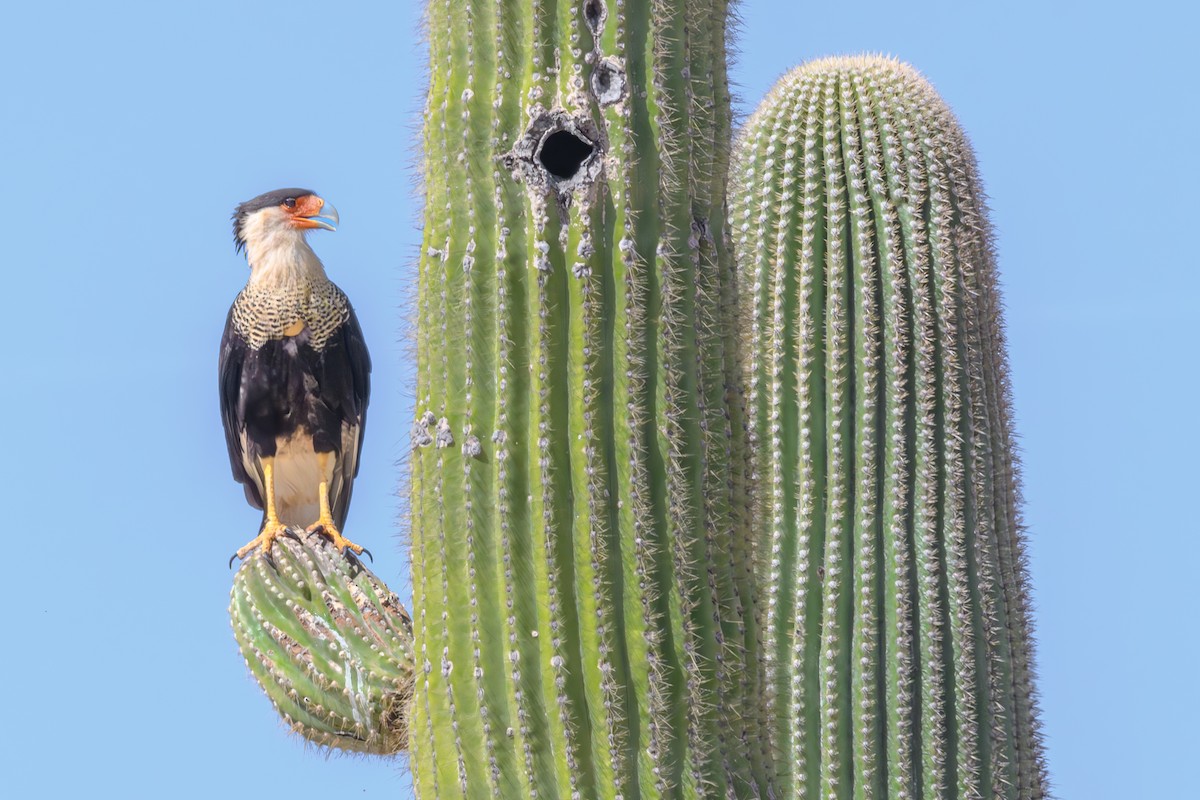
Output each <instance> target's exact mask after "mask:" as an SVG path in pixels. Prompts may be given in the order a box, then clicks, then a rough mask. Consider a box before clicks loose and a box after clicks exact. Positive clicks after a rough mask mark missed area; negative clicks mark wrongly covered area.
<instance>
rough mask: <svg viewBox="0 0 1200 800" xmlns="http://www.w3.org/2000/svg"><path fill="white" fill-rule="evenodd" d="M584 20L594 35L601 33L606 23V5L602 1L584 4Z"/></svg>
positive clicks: (594, 0) (590, 0) (593, 0)
mask: <svg viewBox="0 0 1200 800" xmlns="http://www.w3.org/2000/svg"><path fill="white" fill-rule="evenodd" d="M583 18H584V20H586V21H587V25H588V28H589V29H590V30H591V32H592V33H594V34H595V33H599V32H600V26H601V25H602V24H603V23H604V3H603V1H602V0H587V2H586V3H584V4H583Z"/></svg>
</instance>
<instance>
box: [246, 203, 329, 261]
mask: <svg viewBox="0 0 1200 800" xmlns="http://www.w3.org/2000/svg"><path fill="white" fill-rule="evenodd" d="M308 194H316V192H314V191H312V190H311V189H276V190H275V191H273V192H264V193H263V194H260V195H259V196H258V197H254V198H251V199H250V200H247V201H246V202H244V203H242V204H241V205H239V206H238V207H237V208H235V209H234V210H233V246H234V247H235V248H236V249H237V251H238V252H239V253H240V252H242V251H243V250H245V249H246V238H245V237H244V236H242V225H243V224H244V223H245V222H246V217H248V216H250V215H251V214H253V213H254V212H255V211H261V210H262V209H264V208H270V207H271V206H277V205H279V204H280V203H282V202H283V201H284V200H287V199H288V198H292V199H297V198H300V197H304V196H305V195H308Z"/></svg>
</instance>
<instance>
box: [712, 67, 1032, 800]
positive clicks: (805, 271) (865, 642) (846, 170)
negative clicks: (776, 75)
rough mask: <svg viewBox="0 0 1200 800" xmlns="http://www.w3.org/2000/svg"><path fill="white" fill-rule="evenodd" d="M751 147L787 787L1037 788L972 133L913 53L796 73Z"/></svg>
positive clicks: (1024, 624)
mask: <svg viewBox="0 0 1200 800" xmlns="http://www.w3.org/2000/svg"><path fill="white" fill-rule="evenodd" d="M734 161H735V163H734V167H733V172H732V177H731V185H732V186H736V187H737V188H736V190H735V195H736V196H735V197H733V198H732V204H731V205H732V212H731V217H732V222H733V225H734V226H736V230H737V233H736V234H735V242H736V248H737V251H738V257H739V270H740V281H741V286H742V292H743V293H742V299H743V301H744V310H743V313H744V317H743V318H744V319H745V320H746V321H747V324H748V326H749V330H748V339H749V340H750V343H751V344H750V350H751V352H750V353H749V354H748V357H747V359H748V361H749V364H748V370H749V378H748V384H749V389H748V396H747V413H748V416H749V417H750V430H751V431H752V434H751V435H752V444H751V447H752V451H753V454H754V455H753V475H754V478H755V480H756V485H757V491H758V494H757V495H756V496H757V498H758V502H757V503H756V530H758V531H760V532H761V537H762V538H761V541H760V545H759V550H760V552H762V553H763V554H764V555H765V558H764V561H763V566H762V571H763V578H762V586H763V592H764V594H765V595H766V596H765V597H764V605H765V607H766V609H767V614H766V618H765V620H764V624H763V628H764V631H763V642H764V650H765V652H764V658H765V660H766V670H767V674H766V678H765V684H766V697H767V704H768V707H769V709H770V718H771V719H772V720H773V722H772V726H771V728H772V739H773V741H774V742H775V744H776V747H777V749H778V753H779V756H778V758H777V760H776V762H775V763H776V767H777V769H778V775H777V778H776V783H777V789H778V790H779V793H780V796H782V797H799V798H847V800H849V798H855V799H856V800H858V799H863V800H865V799H867V798H884V797H895V798H973V797H989V798H1039V797H1042V796H1044V793H1045V788H1044V787H1045V770H1044V763H1043V754H1042V745H1041V740H1040V734H1039V727H1038V720H1037V707H1036V703H1035V696H1034V691H1033V653H1032V646H1031V642H1030V619H1029V610H1028V600H1027V594H1026V592H1027V590H1026V585H1027V580H1026V574H1025V560H1024V555H1023V544H1022V533H1021V525H1020V520H1019V518H1018V512H1017V508H1018V506H1019V501H1018V486H1017V480H1016V473H1015V465H1014V460H1015V459H1014V455H1013V448H1012V430H1011V419H1010V417H1011V411H1010V408H1009V400H1008V397H1009V379H1008V374H1007V367H1006V362H1005V356H1004V339H1003V335H1002V331H1001V319H1000V303H999V299H998V295H997V288H996V277H995V268H994V253H993V248H992V244H991V239H990V232H989V228H988V224H987V221H986V219H985V209H984V207H983V200H982V192H981V189H980V184H979V179H978V177H977V174H976V165H975V160H974V156H973V154H972V152H971V150H970V147H969V145H968V143H967V141H966V139H965V137H964V135H963V133H962V131H961V130H960V128H959V126H958V124H957V122H956V121H955V119H954V118H953V116H952V115H951V113H950V111H949V110H948V109H947V107H946V106H945V105H944V103H943V102H942V101H941V100H940V99H939V98H938V96H937V94H936V93H935V92H934V90H933V89H932V88H931V87H930V86H929V85H928V84H927V83H926V82H925V81H924V80H923V79H922V78H921V77H920V76H919V75H917V74H916V73H915V72H914V71H913V70H912V69H910V68H908V67H906V66H904V65H902V64H899V63H896V62H894V61H890V60H887V59H883V58H835V59H828V60H823V61H818V62H815V63H812V64H809V65H807V66H804V67H801V68H799V69H797V70H795V71H793V72H792V73H790V74H788V75H787V76H785V77H784V78H783V79H782V80H781V81H780V83H779V84H778V85H777V86H776V87H775V89H774V90H773V91H772V92H771V93H770V95H769V96H768V97H767V98H766V99H765V100H764V102H763V103H762V105H761V106H760V107H759V109H758V111H757V112H756V113H755V114H754V115H753V117H752V118H751V119H750V120H749V121H748V123H747V124H746V126H745V128H744V130H743V132H742V134H741V135H740V137H739V141H738V143H737V145H736V146H735V155H734Z"/></svg>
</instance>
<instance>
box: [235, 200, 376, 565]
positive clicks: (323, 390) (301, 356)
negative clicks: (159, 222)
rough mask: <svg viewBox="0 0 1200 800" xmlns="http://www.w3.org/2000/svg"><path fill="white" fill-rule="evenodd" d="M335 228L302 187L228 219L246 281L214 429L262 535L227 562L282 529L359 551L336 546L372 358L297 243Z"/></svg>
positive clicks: (347, 311) (348, 312) (338, 294)
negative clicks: (258, 512)
mask: <svg viewBox="0 0 1200 800" xmlns="http://www.w3.org/2000/svg"><path fill="white" fill-rule="evenodd" d="M337 223H338V215H337V211H336V210H335V209H334V208H333V206H332V205H330V204H329V203H326V202H325V201H324V200H323V199H322V198H320V197H318V196H317V195H316V194H314V193H313V192H311V191H308V190H306V189H279V190H277V191H274V192H267V193H266V194H262V195H259V196H258V197H255V198H254V199H253V200H247V201H246V202H245V203H242V204H241V205H239V206H238V207H237V208H236V209H235V210H234V212H233V237H234V242H235V244H236V247H237V250H238V251H239V252H240V251H243V250H244V251H245V253H246V260H247V261H248V262H249V264H250V279H249V281H247V283H246V287H245V288H244V289H242V291H241V292H240V293H239V294H238V296H237V298H236V299H235V300H234V301H233V307H232V308H230V309H229V318H228V319H227V320H226V323H225V334H224V336H223V337H222V339H221V356H220V363H219V368H218V372H219V383H220V394H221V419H222V422H223V423H224V425H225V440H226V444H227V445H228V446H229V461H230V465H231V466H232V467H233V476H234V478H236V479H237V480H238V481H239V482H240V483H242V484H243V486H244V488H245V490H246V499H247V500H248V501H249V502H250V504H251V505H252V506H254V507H255V508H260V509H262V510H263V521H262V529H261V530H260V532H259V534H258V536H256V537H255V538H254V539H252V540H251V541H250V542H248V543H247V544H246V545H244V546H243V547H242V548H240V549H239V550H238V551H237V553H235V554H234V557H235V558H244V557H245V556H246V555H247V554H249V553H250V552H252V551H253V550H254V549H255V548H261V550H262V551H263V552H264V553H267V552H269V550H270V547H271V543H272V541H273V540H274V539H275V538H276V537H278V536H280V535H282V534H283V533H285V532H286V531H287V529H288V528H289V527H290V526H305V527H306V530H307V531H308V532H309V533H310V534H315V533H323V534H324V535H326V536H328V537H330V538H331V539H332V540H333V544H334V545H335V546H336V547H337V548H338V549H339V550H342V551H343V552H345V550H347V549H349V550H350V551H351V552H353V553H354V554H356V555H357V554H361V553H362V552H364V549H363V548H362V547H361V546H360V545H357V544H355V543H353V542H351V541H349V540H348V539H346V538H344V537H343V536H342V526H343V525H344V524H345V521H346V512H347V510H348V509H349V507H350V490H351V486H352V483H353V481H354V477H355V475H356V474H357V473H358V457H359V453H360V452H361V450H362V435H363V427H364V424H365V422H366V414H367V398H368V395H369V394H370V373H371V360H370V356H369V355H368V353H367V347H366V344H365V343H364V341H363V335H362V329H361V328H360V327H359V325H358V319H357V318H356V317H355V315H354V309H353V308H351V306H350V301H349V300H347V299H346V295H345V294H343V293H342V291H341V289H339V288H338V287H337V286H335V285H334V284H333V282H332V281H330V280H329V278H328V277H326V275H325V267H324V265H323V264H322V263H321V259H319V258H318V257H317V254H316V253H314V252H313V251H312V248H311V247H309V245H308V242H307V241H306V239H305V234H306V233H307V232H308V231H310V230H314V229H317V228H324V229H326V230H336V228H335V226H336V224H337ZM314 520H315V521H314ZM368 555H369V553H368ZM229 561H230V564H232V563H233V558H230V560H229Z"/></svg>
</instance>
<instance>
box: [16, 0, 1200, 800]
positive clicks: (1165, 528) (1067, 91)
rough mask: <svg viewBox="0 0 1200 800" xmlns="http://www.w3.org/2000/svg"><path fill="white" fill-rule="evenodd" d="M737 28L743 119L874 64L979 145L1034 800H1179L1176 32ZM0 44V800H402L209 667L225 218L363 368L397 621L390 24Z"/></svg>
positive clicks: (407, 24) (397, 38)
mask: <svg viewBox="0 0 1200 800" xmlns="http://www.w3.org/2000/svg"><path fill="white" fill-rule="evenodd" d="M986 6H987V7H985V4H983V3H963V2H933V1H932V0H909V2H904V3H899V2H876V1H875V0H859V1H858V2H855V3H852V4H851V3H831V2H824V3H817V2H807V1H806V0H744V2H743V3H742V4H741V9H740V14H741V18H742V21H743V22H742V25H741V26H740V34H739V36H738V45H739V48H740V50H741V55H740V57H739V59H738V62H737V65H736V67H735V69H734V73H733V77H734V79H735V81H736V82H737V83H738V84H739V85H740V92H741V111H742V112H748V111H750V110H751V109H752V108H753V106H754V104H755V103H756V102H757V98H759V97H761V96H762V94H763V93H764V92H765V91H766V89H767V88H768V87H769V86H770V85H771V84H772V83H773V82H774V80H775V79H776V78H777V77H778V76H779V75H780V74H781V73H782V72H784V71H785V70H786V69H788V68H789V67H791V66H793V65H795V64H796V63H799V62H801V61H803V60H806V59H810V58H814V57H817V56H821V55H828V54H837V53H856V52H862V51H871V52H884V53H889V54H893V55H896V56H898V57H900V58H902V59H904V60H906V61H909V62H910V63H912V64H913V65H915V66H916V67H917V68H918V69H920V70H921V71H922V72H923V73H924V74H925V75H926V76H927V77H928V78H929V79H930V80H931V81H932V82H933V84H934V85H935V86H936V87H937V88H938V89H939V90H940V91H941V93H942V94H943V96H944V97H945V98H946V100H947V101H948V102H949V104H950V105H951V106H952V107H953V108H954V109H955V110H956V112H957V113H958V115H959V117H960V119H961V121H962V124H963V126H964V127H965V129H966V130H967V132H968V134H969V135H970V137H971V138H972V140H973V141H974V143H975V147H976V149H977V152H978V156H979V161H980V165H981V168H982V173H983V177H984V180H985V182H986V186H987V188H988V191H989V194H990V197H991V207H992V219H993V222H994V224H995V227H996V229H997V232H998V243H999V252H1000V266H1001V270H1002V281H1003V285H1004V288H1005V298H1006V302H1007V319H1008V331H1009V341H1010V345H1011V360H1012V368H1013V378H1014V388H1015V402H1016V418H1017V424H1018V428H1019V431H1020V434H1021V446H1022V458H1023V461H1024V476H1025V487H1026V488H1025V496H1026V500H1027V503H1026V507H1025V518H1026V521H1027V523H1028V526H1029V542H1030V559H1031V572H1032V576H1033V584H1034V590H1035V598H1036V622H1037V633H1038V642H1039V644H1038V656H1039V661H1040V665H1041V669H1040V689H1041V694H1042V710H1043V715H1042V716H1043V721H1044V724H1045V732H1046V740H1047V745H1048V750H1049V764H1050V772H1051V776H1052V779H1053V785H1054V787H1055V792H1056V794H1057V796H1059V797H1061V798H1090V799H1093V800H1101V799H1103V798H1114V800H1117V799H1119V800H1128V799H1129V798H1186V797H1197V796H1198V794H1197V790H1196V782H1195V759H1196V758H1197V754H1198V753H1200V734H1198V732H1197V730H1198V729H1197V724H1196V720H1197V718H1200V681H1198V680H1197V678H1196V672H1197V661H1198V660H1200V644H1198V642H1200V624H1198V623H1197V601H1196V594H1197V587H1198V586H1200V581H1197V579H1196V577H1195V573H1196V569H1197V565H1200V522H1198V516H1197V513H1196V506H1197V501H1198V500H1200V468H1198V467H1197V461H1198V459H1200V424H1198V422H1197V415H1198V413H1200V408H1198V407H1197V406H1198V404H1197V396H1198V395H1200V379H1198V378H1197V373H1198V371H1200V369H1198V368H1200V357H1198V355H1197V349H1198V347H1200V335H1198V333H1197V331H1200V314H1198V312H1197V307H1198V305H1200V259H1198V257H1197V252H1200V248H1198V247H1197V239H1198V238H1200V226H1198V225H1197V222H1196V213H1197V208H1198V202H1197V189H1198V187H1200V166H1198V164H1200V162H1198V160H1197V158H1196V138H1197V131H1198V130H1200V112H1198V107H1200V104H1198V103H1197V100H1196V96H1197V95H1196V93H1197V88H1196V84H1197V83H1198V80H1197V79H1198V78H1200V70H1198V69H1197V67H1196V61H1195V51H1196V48H1197V41H1196V35H1197V33H1196V32H1197V30H1198V29H1200V19H1198V18H1197V14H1196V12H1195V11H1193V10H1191V8H1192V6H1191V4H1189V3H1184V2H1176V3H1171V2H1165V1H1164V0H1143V2H1139V3H1119V4H1117V3H1114V4H1105V3H1103V2H1101V3H1096V2H1088V3H1084V2H1059V3H1044V2H1032V1H1031V0H1017V1H1016V2H1007V3H1002V4H986ZM2 10H3V14H2V15H0V18H2V19H0V71H2V74H3V76H4V77H3V88H2V89H0V142H3V147H2V148H0V189H2V191H3V197H4V202H5V210H4V214H3V233H2V234H0V235H2V236H3V239H2V242H0V244H2V249H0V275H2V276H3V281H2V282H0V287H2V289H3V294H2V295H0V298H2V299H0V306H2V308H3V314H2V316H0V319H2V320H3V323H4V324H3V339H4V351H3V367H4V369H3V373H2V375H3V377H0V403H2V404H3V414H2V415H0V419H2V420H3V421H4V428H5V430H4V435H3V437H2V438H0V441H3V443H4V448H5V452H4V454H3V457H2V458H0V478H2V480H3V483H2V484H0V486H2V490H3V498H4V509H5V510H4V514H3V518H4V521H5V523H6V524H5V525H4V527H3V531H4V535H5V537H6V539H7V545H6V550H7V559H6V562H5V566H4V569H3V575H4V578H3V584H4V587H5V591H4V593H3V596H4V607H5V609H6V613H5V614H4V621H3V623H2V629H3V631H4V635H3V637H2V639H0V642H2V643H0V686H3V687H4V691H3V700H0V794H3V795H4V796H6V797H12V798H74V797H80V798H83V797H88V798H107V797H120V798H143V797H147V798H149V797H174V798H193V797H194V798H211V797H226V798H250V797H258V798H261V797H277V796H278V797H283V796H304V797H330V798H335V797H336V798H347V797H360V796H362V797H404V796H408V795H407V792H408V789H407V788H406V787H407V786H408V783H409V781H408V778H407V774H406V772H405V767H404V763H403V761H402V760H398V761H390V762H388V761H381V760H374V759H363V758H347V757H337V756H335V757H332V758H327V757H326V756H325V755H323V754H322V753H319V752H316V751H314V750H313V749H311V748H306V747H305V746H304V745H303V744H302V743H301V742H300V741H299V740H297V739H295V738H293V737H289V736H287V735H285V733H284V731H283V729H282V727H281V725H280V723H279V722H278V721H277V718H276V717H275V714H274V711H273V710H272V709H271V707H270V705H269V703H268V701H267V700H266V698H265V697H264V696H263V695H262V693H261V692H260V691H259V689H258V688H257V686H256V685H255V683H254V682H253V680H252V679H251V678H250V676H249V673H248V672H247V670H246V668H245V666H244V665H243V663H242V661H241V659H240V657H239V656H238V654H237V650H236V647H235V645H234V641H233V636H232V633H231V631H230V628H229V621H228V615H227V613H226V606H227V604H228V592H229V587H230V582H231V577H232V576H231V573H230V572H229V571H228V570H227V569H226V566H225V562H226V559H227V558H228V556H229V554H230V553H231V552H232V551H233V550H234V549H236V548H237V547H238V546H239V545H241V544H242V543H244V542H245V541H247V540H248V539H249V538H250V537H251V536H253V534H254V533H255V532H256V527H257V524H258V512H256V511H253V510H252V509H250V508H249V507H248V506H247V505H246V504H245V501H244V500H243V496H242V491H241V488H240V487H239V486H238V485H237V484H235V483H234V482H233V480H232V479H231V477H230V474H229V466H228V462H227V458H226V454H225V444H224V440H223V437H222V433H221V425H220V421H219V418H218V413H217V395H216V386H215V381H216V354H217V343H218V340H219V338H220V334H221V327H222V324H223V323H224V319H225V313H226V310H227V308H228V305H229V303H230V301H231V300H232V298H233V296H234V295H235V294H236V293H237V291H238V290H239V289H240V287H241V286H242V284H243V282H244V280H245V277H246V266H245V261H244V259H243V258H241V257H240V256H238V255H236V254H235V253H234V250H233V245H232V242H231V238H230V229H229V222H228V219H229V214H230V212H231V211H232V209H233V207H234V205H235V204H237V203H238V202H240V201H242V200H245V199H247V198H249V197H252V196H254V195H256V194H258V193H260V192H263V191H266V190H268V189H274V188H278V187H281V186H306V187H311V188H313V189H315V190H316V191H318V192H320V193H321V194H322V195H323V196H325V197H327V198H329V199H330V200H331V201H332V202H333V203H335V204H336V205H337V207H338V209H339V211H340V212H341V217H342V226H341V230H340V231H339V232H338V233H336V234H328V233H318V234H315V235H314V236H313V243H314V246H315V248H316V250H317V252H318V253H319V254H320V255H321V257H322V258H323V259H324V260H325V262H326V264H327V265H328V267H329V270H330V273H331V275H332V277H333V278H334V279H335V280H336V281H337V282H338V283H339V284H340V285H341V286H342V287H343V288H344V289H345V290H346V291H347V293H348V294H349V295H350V297H351V298H352V300H353V301H354V303H355V306H356V307H357V309H358V314H359V317H360V319H361V321H362V326H363V328H364V330H365V333H366V336H367V340H368V342H369V343H370V345H371V348H372V353H373V356H374V361H375V374H374V387H375V392H374V396H373V399H372V405H371V412H370V424H369V427H368V435H367V439H366V446H365V448H364V451H363V459H364V461H363V467H362V473H361V477H360V478H359V481H358V484H357V485H356V487H355V493H354V508H353V511H352V513H351V515H350V520H349V524H348V526H347V533H348V535H349V536H350V537H351V538H353V539H355V540H357V541H359V542H362V543H364V544H366V545H367V546H368V547H370V548H371V549H372V550H373V551H374V553H375V556H376V560H375V571H376V572H377V573H378V574H379V575H380V576H381V577H383V578H385V579H386V580H389V581H390V582H391V583H392V585H393V587H394V588H395V589H396V590H397V591H399V592H400V593H401V594H402V595H404V596H407V594H408V580H407V575H408V567H407V561H406V556H405V554H404V553H403V552H402V547H401V545H402V536H401V530H402V525H401V519H400V506H399V503H398V501H397V498H396V491H397V486H398V485H399V481H400V470H401V467H400V466H399V465H400V463H401V462H402V460H403V458H404V455H405V450H406V447H407V441H408V437H407V430H408V421H409V420H410V419H411V415H412V411H411V390H410V389H409V383H408V372H409V366H410V362H409V357H408V350H407V348H406V345H405V339H404V333H403V331H404V309H405V308H406V306H407V304H408V303H409V301H410V298H411V297H412V294H413V290H414V286H413V270H412V266H411V265H412V263H413V261H414V257H415V254H416V252H417V249H418V242H419V238H420V237H419V199H418V198H417V197H416V196H415V190H414V185H415V179H416V167H417V165H418V157H419V156H418V150H417V144H416V143H417V135H416V134H417V132H418V130H419V127H420V124H421V120H420V111H421V105H422V92H423V84H424V74H425V71H424V63H425V62H424V49H423V44H422V40H421V36H420V34H419V29H420V11H421V5H420V4H419V3H417V2H400V3H349V2H348V3H330V2H324V3H313V2H291V3H286V4H285V3H269V4H268V3H240V2H225V1H223V0H222V1H217V0H209V2H204V3H195V2H178V3H129V2H125V3H122V2H111V3H103V4H98V3H55V2H28V3H18V2H11V1H8V0H6V2H4V3H3V6H2Z"/></svg>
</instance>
